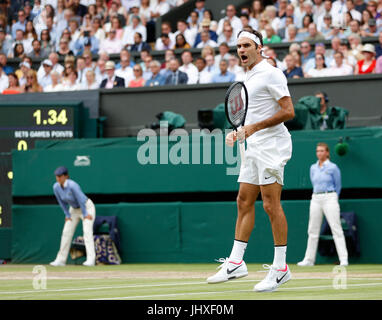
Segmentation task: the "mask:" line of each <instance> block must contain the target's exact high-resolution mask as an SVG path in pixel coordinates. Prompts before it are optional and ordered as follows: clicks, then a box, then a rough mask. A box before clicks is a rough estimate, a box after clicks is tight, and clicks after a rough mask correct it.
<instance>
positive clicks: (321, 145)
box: [317, 142, 330, 159]
mask: <svg viewBox="0 0 382 320" xmlns="http://www.w3.org/2000/svg"><path fill="white" fill-rule="evenodd" d="M317 147H324V148H325V151H327V152H328V159H330V150H329V146H328V144H327V143H325V142H319V143H317Z"/></svg>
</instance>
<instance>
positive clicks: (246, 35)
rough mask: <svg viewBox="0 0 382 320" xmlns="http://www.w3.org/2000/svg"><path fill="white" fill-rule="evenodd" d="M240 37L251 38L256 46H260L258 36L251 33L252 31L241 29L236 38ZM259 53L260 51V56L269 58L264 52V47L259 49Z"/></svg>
mask: <svg viewBox="0 0 382 320" xmlns="http://www.w3.org/2000/svg"><path fill="white" fill-rule="evenodd" d="M241 38H248V39H251V40H252V41H253V42H254V43H256V44H257V45H258V46H261V41H260V39H259V37H258V36H257V35H255V34H253V33H250V32H248V31H242V32H240V34H239V37H238V39H241ZM260 53H261V56H262V57H264V58H266V59H268V58H269V57H268V56H267V55H265V54H264V49H261V50H260Z"/></svg>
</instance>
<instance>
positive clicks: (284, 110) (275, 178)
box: [207, 30, 294, 291]
mask: <svg viewBox="0 0 382 320" xmlns="http://www.w3.org/2000/svg"><path fill="white" fill-rule="evenodd" d="M262 46H263V39H262V35H261V34H260V33H259V32H257V31H252V32H250V31H246V30H242V31H241V32H240V33H239V34H238V39H237V53H238V56H239V57H240V60H241V62H242V66H243V67H247V68H248V69H247V70H248V71H247V73H246V76H245V81H244V84H245V86H246V87H247V90H248V100H249V101H248V111H247V116H246V120H245V125H244V126H243V127H241V128H240V129H239V130H238V131H237V133H236V132H235V131H232V132H231V133H229V134H228V135H227V136H226V144H227V145H228V146H231V147H233V146H234V144H235V142H236V141H237V140H238V141H239V142H243V141H244V140H247V150H246V151H245V163H244V164H243V163H242V166H241V168H240V175H239V178H238V182H240V188H239V193H238V196H237V209H238V215H237V220H236V228H235V239H234V243H233V247H232V251H231V254H230V256H229V258H227V259H220V260H219V261H221V262H223V263H222V265H221V266H220V267H219V268H221V269H220V271H219V272H217V273H216V274H215V275H213V276H211V277H209V278H208V279H207V282H208V283H218V282H223V281H227V280H230V279H235V278H239V277H244V276H246V275H248V270H247V267H246V264H245V262H244V260H243V257H244V252H245V250H246V247H247V243H248V240H249V237H250V235H251V232H252V230H253V228H254V223H255V201H256V199H257V198H258V196H259V194H260V193H261V197H262V200H263V207H264V210H265V212H266V213H267V214H268V216H269V219H270V223H271V227H272V233H273V240H274V259H273V263H272V265H271V266H267V265H264V267H265V268H267V269H269V272H268V274H267V276H266V277H265V279H264V280H262V281H261V282H259V283H258V284H256V285H255V287H254V290H255V291H274V290H275V289H277V288H278V287H279V286H280V285H281V284H283V283H285V282H286V281H288V280H289V279H290V278H291V272H290V270H289V267H288V265H287V264H286V251H287V233H288V226H287V221H286V217H285V214H284V211H283V208H282V206H281V202H280V199H281V190H282V186H283V184H284V166H285V165H286V163H287V161H288V160H289V159H290V158H291V155H292V141H291V137H290V134H289V132H288V129H287V128H286V127H285V125H284V124H283V122H285V121H287V120H289V119H293V118H294V107H293V103H292V99H291V97H290V93H289V90H288V86H287V80H286V78H285V76H284V74H283V73H282V71H281V70H280V69H277V68H275V67H273V66H272V65H270V64H269V63H268V62H267V60H266V59H265V56H264V55H263V54H262Z"/></svg>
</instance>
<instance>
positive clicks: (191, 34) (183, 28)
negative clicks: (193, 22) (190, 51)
mask: <svg viewBox="0 0 382 320" xmlns="http://www.w3.org/2000/svg"><path fill="white" fill-rule="evenodd" d="M176 25H177V29H178V30H177V31H176V32H175V33H174V36H175V37H176V36H177V35H178V34H180V33H181V34H183V36H184V38H185V39H186V42H187V43H188V44H189V45H190V46H191V47H193V46H194V42H195V37H196V33H195V30H190V29H189V28H188V23H187V21H186V20H184V19H180V20H178V22H177V24H176Z"/></svg>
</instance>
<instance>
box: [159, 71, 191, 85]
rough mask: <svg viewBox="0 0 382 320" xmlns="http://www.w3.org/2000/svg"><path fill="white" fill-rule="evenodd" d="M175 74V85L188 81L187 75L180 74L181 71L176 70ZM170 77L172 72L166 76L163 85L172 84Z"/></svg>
mask: <svg viewBox="0 0 382 320" xmlns="http://www.w3.org/2000/svg"><path fill="white" fill-rule="evenodd" d="M177 72H178V83H177V84H187V81H188V75H187V73H185V72H182V71H180V70H178V71H177ZM172 75H173V72H171V73H170V74H169V75H168V76H167V78H166V80H165V82H164V84H170V85H171V84H173V83H172Z"/></svg>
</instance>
